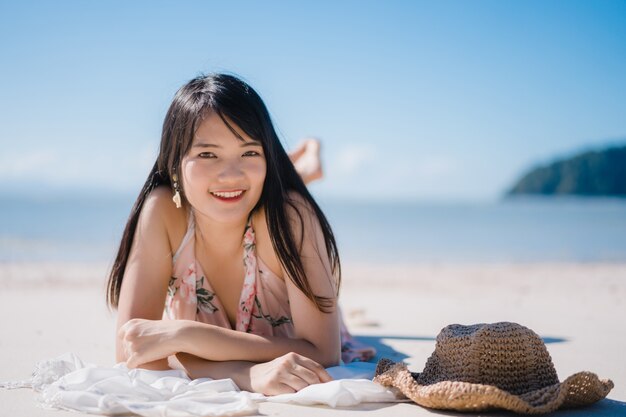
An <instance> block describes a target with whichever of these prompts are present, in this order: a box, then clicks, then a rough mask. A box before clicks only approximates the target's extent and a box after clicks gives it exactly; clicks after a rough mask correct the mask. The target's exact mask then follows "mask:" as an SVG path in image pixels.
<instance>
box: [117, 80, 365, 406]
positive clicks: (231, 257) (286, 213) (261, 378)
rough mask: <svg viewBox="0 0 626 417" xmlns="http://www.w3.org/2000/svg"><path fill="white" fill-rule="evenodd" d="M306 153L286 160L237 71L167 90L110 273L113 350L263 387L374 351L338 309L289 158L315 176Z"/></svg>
mask: <svg viewBox="0 0 626 417" xmlns="http://www.w3.org/2000/svg"><path fill="white" fill-rule="evenodd" d="M312 146H314V145H312ZM305 148H306V147H305ZM306 154H307V152H306V149H304V148H302V149H299V150H297V151H296V152H295V153H294V154H293V155H292V158H293V159H294V160H295V161H296V162H292V160H290V157H289V156H288V155H287V153H286V152H285V150H284V149H283V147H282V145H281V144H280V141H279V139H278V137H277V135H276V132H275V130H274V128H273V126H272V123H271V120H270V117H269V114H268V111H267V109H266V107H265V105H264V104H263V102H262V100H261V98H260V97H259V96H258V95H257V93H256V92H255V91H254V90H253V89H252V88H251V87H250V86H248V85H247V84H246V83H244V82H243V81H241V80H240V79H238V78H236V77H234V76H231V75H225V74H213V75H208V76H202V77H198V78H195V79H193V80H191V81H190V82H188V83H187V84H186V85H184V86H183V87H182V88H181V89H180V90H179V91H178V92H177V93H176V96H175V97H174V100H173V102H172V104H171V106H170V108H169V110H168V112H167V115H166V117H165V121H164V124H163V133H162V137H161V146H160V151H159V156H158V158H157V161H156V162H155V164H154V167H153V168H152V171H151V172H150V175H149V176H148V179H147V180H146V183H145V184H144V186H143V189H142V190H141V193H140V194H139V197H138V198H137V201H136V202H135V205H134V207H133V209H132V212H131V215H130V218H129V220H128V223H127V224H126V228H125V230H124V235H123V238H122V241H121V244H120V248H119V251H118V254H117V257H116V260H115V263H114V265H113V268H112V270H111V274H110V277H109V282H108V293H107V301H108V303H109V304H110V305H111V306H113V307H114V308H117V310H118V320H117V327H118V333H117V341H116V359H117V362H124V361H125V362H126V364H127V366H128V367H129V368H134V367H142V368H146V369H170V368H177V369H183V370H184V371H185V372H186V373H187V374H188V375H189V376H190V377H191V378H199V377H211V378H226V377H229V378H232V379H233V380H234V381H235V383H236V384H237V385H238V386H239V387H240V388H242V389H244V390H249V391H256V392H261V393H264V394H268V395H272V394H279V393H286V392H295V391H298V390H300V389H302V388H304V387H306V386H308V385H310V384H315V383H319V382H324V381H327V380H329V378H330V377H329V375H328V374H327V373H326V371H325V370H324V367H328V366H332V365H337V364H339V363H340V360H341V359H342V356H343V360H344V361H346V362H347V361H351V360H355V359H360V360H368V359H370V358H371V357H372V356H373V354H374V351H373V349H371V348H368V347H364V346H358V344H356V343H355V341H354V340H353V339H351V337H350V335H349V334H348V333H347V331H346V330H345V327H344V326H343V323H342V321H341V316H340V312H339V310H338V306H337V295H338V290H339V284H340V277H341V272H340V263H339V255H338V252H337V246H336V243H335V238H334V236H333V233H332V230H331V228H330V225H329V224H328V221H327V220H326V217H325V216H324V214H323V213H322V211H321V210H320V208H319V206H318V205H317V204H316V202H315V200H314V199H313V197H312V196H311V194H310V193H309V192H308V190H307V188H306V186H305V183H304V181H303V178H302V177H301V176H300V175H299V174H298V172H297V171H296V167H295V166H294V163H295V165H296V166H298V165H300V170H301V173H302V174H303V177H304V179H306V180H312V179H315V178H317V177H319V176H320V174H321V171H320V170H319V169H316V167H315V163H311V161H309V162H307V161H306V158H309V157H310V156H306ZM302 158H304V159H302ZM311 166H313V169H311ZM317 168H319V166H318V167H317Z"/></svg>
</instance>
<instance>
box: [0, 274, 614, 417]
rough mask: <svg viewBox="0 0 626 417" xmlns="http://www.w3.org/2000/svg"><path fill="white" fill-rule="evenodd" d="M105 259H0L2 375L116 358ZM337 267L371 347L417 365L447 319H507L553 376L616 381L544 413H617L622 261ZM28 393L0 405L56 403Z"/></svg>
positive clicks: (267, 408)
mask: <svg viewBox="0 0 626 417" xmlns="http://www.w3.org/2000/svg"><path fill="white" fill-rule="evenodd" d="M108 267H109V265H108V264H107V263H102V262H97V263H92V262H82V263H76V262H40V263H2V264H0V279H1V280H2V286H3V290H2V292H0V315H1V317H2V319H1V323H2V324H1V330H2V336H3V337H2V338H1V339H0V347H1V351H2V357H1V359H0V361H1V362H0V369H1V371H0V380H3V381H4V380H21V379H27V378H28V377H29V376H30V374H31V372H32V371H33V369H34V365H35V364H36V363H37V362H38V361H40V360H44V359H51V358H54V357H57V356H59V355H61V354H63V353H65V352H73V353H75V354H77V355H78V356H79V357H80V358H81V359H82V360H83V361H85V362H89V363H95V364H97V365H101V366H112V365H114V359H115V351H114V335H115V313H114V312H110V311H108V310H107V307H106V305H105V287H106V273H107V270H108ZM343 273H344V276H343V284H342V288H341V294H340V300H341V306H342V309H343V312H344V316H345V319H346V322H347V324H348V326H349V328H350V330H351V332H352V333H353V334H354V335H356V336H357V337H358V338H359V339H360V340H361V341H363V342H365V343H369V344H373V345H375V346H376V347H377V348H378V350H379V356H382V357H389V358H390V359H392V360H395V361H399V360H403V361H405V362H406V363H407V364H408V366H409V369H410V370H411V371H414V372H419V371H421V370H422V369H423V367H424V364H425V362H426V360H427V358H428V357H429V356H430V354H431V353H432V352H433V350H434V348H435V338H436V336H437V334H438V333H439V331H440V330H441V329H442V328H443V327H445V326H446V325H448V324H453V323H460V324H474V323H490V322H498V321H511V322H517V323H520V324H522V325H524V326H526V327H529V328H531V329H533V330H534V331H535V332H536V333H537V334H539V336H541V337H542V339H543V340H544V341H545V342H546V346H547V348H548V351H549V353H550V355H551V357H552V359H553V362H554V365H555V368H556V370H557V373H558V376H559V379H560V380H561V381H562V380H564V379H565V378H566V377H567V376H569V375H571V374H573V373H576V372H579V371H583V370H584V371H591V372H594V373H596V374H598V376H599V377H600V378H602V379H606V378H609V379H611V380H612V381H613V382H614V383H615V387H614V388H613V390H612V391H611V392H610V393H609V395H608V398H607V399H605V400H602V401H600V402H599V403H597V404H595V405H593V406H591V407H588V408H582V409H574V410H564V411H559V412H557V413H555V414H554V415H559V416H582V415H589V414H592V413H593V415H602V416H618V415H626V360H625V359H624V356H623V354H624V351H626V332H625V331H624V330H625V329H626V327H625V325H624V323H623V318H624V313H625V312H626V263H600V262H595V263H574V262H565V263H539V262H535V263H465V264H461V263H424V262H416V263H403V264H401V263H389V264H380V263H377V264H368V263H365V262H356V263H346V264H345V265H344V267H343ZM37 395H38V394H36V393H34V392H33V391H31V390H29V389H17V390H0V401H1V403H2V404H3V406H2V407H1V409H0V415H3V416H4V415H6V416H9V415H10V416H53V415H54V416H59V415H62V414H60V413H66V412H65V411H60V412H59V411H50V410H44V409H41V408H37V406H36V404H37V401H36V397H37ZM259 412H260V415H276V416H291V415H294V414H295V413H298V414H299V415H301V416H326V415H344V416H349V415H354V416H357V415H358V416H366V415H372V416H383V415H384V416H388V415H402V416H422V415H431V414H444V415H467V414H462V413H454V412H439V411H433V410H428V409H426V408H422V407H420V406H417V405H415V404H411V403H393V404H375V403H372V404H361V405H358V406H355V407H348V408H337V409H332V408H329V407H325V406H315V407H311V406H300V405H290V404H276V403H261V404H260V407H259ZM68 415H69V414H68ZM72 415H81V414H80V413H79V414H77V413H72ZM85 415H88V414H85ZM472 415H477V414H472ZM488 415H490V416H498V415H512V414H510V413H506V412H498V411H496V412H489V413H488Z"/></svg>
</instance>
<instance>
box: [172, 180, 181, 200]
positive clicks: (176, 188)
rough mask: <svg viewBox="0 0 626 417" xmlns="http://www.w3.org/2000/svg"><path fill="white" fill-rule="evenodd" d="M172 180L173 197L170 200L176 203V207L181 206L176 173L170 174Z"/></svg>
mask: <svg viewBox="0 0 626 417" xmlns="http://www.w3.org/2000/svg"><path fill="white" fill-rule="evenodd" d="M172 181H174V197H172V201H173V202H174V204H176V208H181V207H182V204H181V201H180V189H179V188H178V176H177V175H176V174H174V175H172Z"/></svg>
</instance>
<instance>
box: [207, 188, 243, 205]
mask: <svg viewBox="0 0 626 417" xmlns="http://www.w3.org/2000/svg"><path fill="white" fill-rule="evenodd" d="M245 192H246V191H245V190H237V191H211V193H210V194H211V195H212V196H213V197H215V198H216V199H218V200H220V201H224V202H226V203H236V202H237V201H239V200H241V199H242V198H243V195H244V193H245Z"/></svg>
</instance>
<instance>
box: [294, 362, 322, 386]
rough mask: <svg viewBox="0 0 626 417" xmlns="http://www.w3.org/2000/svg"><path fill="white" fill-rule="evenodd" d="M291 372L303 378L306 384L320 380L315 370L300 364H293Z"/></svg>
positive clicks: (316, 382)
mask: <svg viewBox="0 0 626 417" xmlns="http://www.w3.org/2000/svg"><path fill="white" fill-rule="evenodd" d="M293 373H294V374H295V375H297V376H299V377H300V378H301V379H303V380H304V382H306V383H307V385H312V384H319V383H320V382H322V381H321V380H320V377H319V376H318V375H317V374H316V373H315V372H313V371H312V370H310V369H308V368H305V367H304V366H302V365H296V366H294V368H293Z"/></svg>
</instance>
